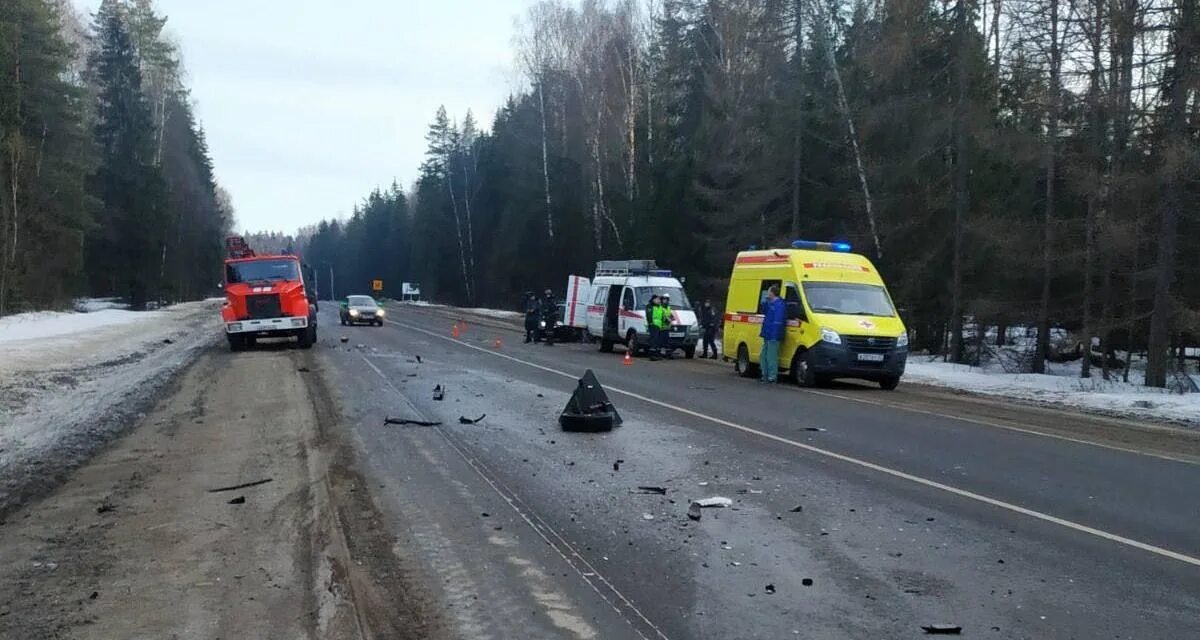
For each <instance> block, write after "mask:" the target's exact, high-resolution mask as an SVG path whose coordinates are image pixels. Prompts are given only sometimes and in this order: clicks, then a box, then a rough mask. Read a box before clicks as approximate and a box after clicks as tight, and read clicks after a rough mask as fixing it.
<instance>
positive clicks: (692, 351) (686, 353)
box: [683, 347, 696, 360]
mask: <svg viewBox="0 0 1200 640" xmlns="http://www.w3.org/2000/svg"><path fill="white" fill-rule="evenodd" d="M683 357H685V358H687V359H688V360H691V359H692V358H695V357H696V347H684V348H683Z"/></svg>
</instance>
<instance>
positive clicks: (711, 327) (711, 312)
mask: <svg viewBox="0 0 1200 640" xmlns="http://www.w3.org/2000/svg"><path fill="white" fill-rule="evenodd" d="M700 328H701V329H703V330H704V354H703V355H701V356H700V357H701V358H712V359H713V360H716V359H717V341H716V340H717V310H716V309H715V308H714V307H713V306H712V302H711V301H710V300H708V299H705V300H704V305H703V306H701V307H700ZM710 347H711V348H712V355H711V356H710V355H708V350H709V348H710Z"/></svg>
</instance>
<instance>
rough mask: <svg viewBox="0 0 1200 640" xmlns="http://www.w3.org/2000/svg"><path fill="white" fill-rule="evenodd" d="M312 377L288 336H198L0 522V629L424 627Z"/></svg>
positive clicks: (176, 631)
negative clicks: (74, 460) (114, 436)
mask: <svg viewBox="0 0 1200 640" xmlns="http://www.w3.org/2000/svg"><path fill="white" fill-rule="evenodd" d="M319 376H320V372H319V365H318V363H317V358H315V357H314V355H313V354H312V353H311V352H301V351H297V350H294V349H292V348H290V347H289V348H280V349H269V350H260V351H254V352H249V353H241V354H236V355H235V354H230V353H228V352H225V351H224V350H220V349H211V350H209V351H207V352H206V353H205V354H204V355H203V356H202V357H201V358H200V359H199V360H198V361H197V362H196V363H195V364H194V365H192V366H191V367H190V368H189V369H188V370H187V371H186V372H185V373H184V374H183V375H182V376H181V377H180V379H179V380H178V381H177V382H176V383H175V384H174V385H173V387H172V388H171V389H170V390H169V392H168V393H166V394H165V395H164V397H163V398H162V399H161V400H160V401H158V402H157V404H156V405H155V406H154V407H153V408H152V409H151V410H150V411H149V412H148V413H147V415H146V416H145V418H143V419H141V420H139V421H138V422H137V423H136V425H135V426H134V427H133V429H132V430H131V431H130V432H129V433H128V434H127V435H126V436H125V437H123V438H121V439H120V440H119V441H117V442H116V443H114V444H113V445H112V446H111V447H110V448H109V449H108V450H107V451H105V452H103V453H101V454H100V455H98V456H97V457H95V458H93V459H92V460H91V461H89V462H88V463H86V464H84V465H83V466H82V467H80V468H79V469H78V470H77V471H75V473H74V474H72V475H71V477H70V478H69V479H68V480H67V481H66V482H65V483H64V484H63V485H62V486H61V487H59V489H57V490H56V491H54V492H53V493H52V494H50V495H49V496H47V497H46V498H45V499H43V500H41V501H40V502H37V503H33V504H28V505H26V506H24V507H23V508H21V509H20V510H18V511H15V512H13V513H10V514H9V515H8V516H7V520H6V522H4V524H2V525H0V557H3V558H4V559H5V562H4V563H3V564H2V565H0V637H5V638H334V639H338V638H370V637H387V638H392V637H397V638H404V637H429V636H432V635H436V634H435V633H434V632H435V631H436V629H434V628H433V627H432V626H430V625H428V624H427V623H426V622H425V620H426V617H425V606H426V604H427V603H426V601H425V600H424V599H423V598H422V596H421V595H420V590H419V589H418V588H416V587H414V586H412V585H410V584H409V583H408V580H409V578H410V577H411V576H409V575H408V574H407V573H406V572H405V569H404V567H403V566H401V565H400V563H399V560H397V559H396V558H395V557H394V555H393V554H392V552H391V544H392V540H391V538H390V537H389V536H387V535H386V534H385V533H384V531H383V529H382V527H381V526H380V523H379V519H378V512H377V511H376V510H375V508H374V505H373V504H372V503H371V498H370V496H369V494H368V492H367V491H366V490H365V487H364V486H363V484H362V481H361V480H360V479H359V478H358V476H357V474H356V473H355V472H354V471H353V468H352V459H351V454H350V450H349V448H348V446H346V445H345V444H343V443H341V442H340V441H339V439H338V434H339V433H342V430H341V429H340V425H339V423H338V419H337V416H338V415H340V414H339V412H338V411H337V409H336V407H335V406H334V404H333V402H332V400H331V399H330V396H329V394H328V393H327V392H326V391H325V390H324V387H323V385H322V384H321V382H320V379H319ZM267 479H269V480H270V481H269V482H265V483H262V484H257V485H255V486H249V487H244V488H239V489H235V490H229V491H221V492H213V491H212V490H213V489H217V488H221V487H227V486H232V485H239V484H243V483H251V482H256V481H261V480H267ZM393 593H400V594H403V595H404V597H403V598H390V597H384V596H383V595H381V594H393ZM358 603H366V606H360V605H359V604H358ZM372 603H374V604H384V603H386V604H387V605H388V606H387V607H379V606H369V605H370V604H372ZM414 631H415V632H416V633H417V635H412V633H413V632H414Z"/></svg>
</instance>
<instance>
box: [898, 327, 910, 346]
mask: <svg viewBox="0 0 1200 640" xmlns="http://www.w3.org/2000/svg"><path fill="white" fill-rule="evenodd" d="M907 346H908V332H907V331H905V332H904V333H902V334H900V337H899V338H896V348H897V349H899V348H901V347H907Z"/></svg>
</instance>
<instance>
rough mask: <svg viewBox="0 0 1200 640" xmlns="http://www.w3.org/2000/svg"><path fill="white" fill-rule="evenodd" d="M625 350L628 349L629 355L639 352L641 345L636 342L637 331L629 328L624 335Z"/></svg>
mask: <svg viewBox="0 0 1200 640" xmlns="http://www.w3.org/2000/svg"><path fill="white" fill-rule="evenodd" d="M625 350H626V351H628V352H629V355H631V356H636V355H639V353H640V352H641V350H642V345H640V344H638V333H637V331H635V330H633V329H630V330H629V333H628V334H626V335H625Z"/></svg>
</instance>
